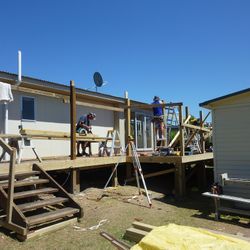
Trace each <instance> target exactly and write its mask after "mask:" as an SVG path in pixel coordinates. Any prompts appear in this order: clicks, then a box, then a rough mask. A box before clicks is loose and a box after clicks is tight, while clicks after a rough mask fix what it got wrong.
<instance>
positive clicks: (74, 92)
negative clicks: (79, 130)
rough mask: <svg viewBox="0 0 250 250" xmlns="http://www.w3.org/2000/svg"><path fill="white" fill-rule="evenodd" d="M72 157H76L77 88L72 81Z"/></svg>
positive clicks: (72, 158)
mask: <svg viewBox="0 0 250 250" xmlns="http://www.w3.org/2000/svg"><path fill="white" fill-rule="evenodd" d="M70 158H71V160H75V159H76V89H75V83H74V81H70Z"/></svg>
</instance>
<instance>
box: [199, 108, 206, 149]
mask: <svg viewBox="0 0 250 250" xmlns="http://www.w3.org/2000/svg"><path fill="white" fill-rule="evenodd" d="M200 127H201V128H203V127H204V122H203V113H202V111H200ZM200 144H201V152H202V153H205V152H206V150H205V139H204V133H203V131H202V130H200Z"/></svg>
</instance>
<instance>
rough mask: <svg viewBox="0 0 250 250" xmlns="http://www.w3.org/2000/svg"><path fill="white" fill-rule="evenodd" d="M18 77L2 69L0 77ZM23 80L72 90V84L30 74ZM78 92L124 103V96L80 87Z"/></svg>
mask: <svg viewBox="0 0 250 250" xmlns="http://www.w3.org/2000/svg"><path fill="white" fill-rule="evenodd" d="M17 77H18V76H17V74H13V73H10V72H6V71H1V70H0V78H4V79H6V80H13V81H15V80H17ZM22 81H23V82H25V83H29V84H32V85H35V86H44V87H49V88H52V89H58V90H64V91H69V90H70V86H67V85H65V84H61V83H56V82H51V81H46V80H42V79H37V78H33V77H29V76H22ZM76 92H77V94H84V95H89V96H92V97H98V98H102V99H107V100H112V101H115V102H121V103H124V98H122V97H117V96H112V95H107V94H102V93H98V92H94V91H89V90H84V89H80V88H76Z"/></svg>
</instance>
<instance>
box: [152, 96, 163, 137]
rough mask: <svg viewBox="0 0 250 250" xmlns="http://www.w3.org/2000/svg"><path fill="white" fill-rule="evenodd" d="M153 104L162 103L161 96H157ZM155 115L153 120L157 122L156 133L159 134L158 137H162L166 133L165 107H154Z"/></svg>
mask: <svg viewBox="0 0 250 250" xmlns="http://www.w3.org/2000/svg"><path fill="white" fill-rule="evenodd" d="M152 104H162V101H161V100H160V97H159V96H155V97H154V99H153V102H152ZM153 115H154V118H153V121H154V124H155V135H156V136H157V134H158V136H159V137H158V138H159V139H162V137H163V133H164V122H163V108H162V107H160V106H159V107H153Z"/></svg>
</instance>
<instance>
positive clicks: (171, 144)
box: [168, 115, 191, 147]
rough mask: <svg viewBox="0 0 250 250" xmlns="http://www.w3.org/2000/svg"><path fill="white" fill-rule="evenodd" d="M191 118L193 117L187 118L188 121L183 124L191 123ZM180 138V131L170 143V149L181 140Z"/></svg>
mask: <svg viewBox="0 0 250 250" xmlns="http://www.w3.org/2000/svg"><path fill="white" fill-rule="evenodd" d="M190 118H191V115H189V116H188V117H187V118H186V120H185V121H184V123H183V124H187V123H188V122H189V120H190ZM179 136H180V130H179V131H178V132H177V133H176V134H175V136H174V138H173V140H172V141H171V142H170V143H169V145H168V147H172V146H173V145H174V144H175V143H176V141H177V139H178V138H179Z"/></svg>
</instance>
